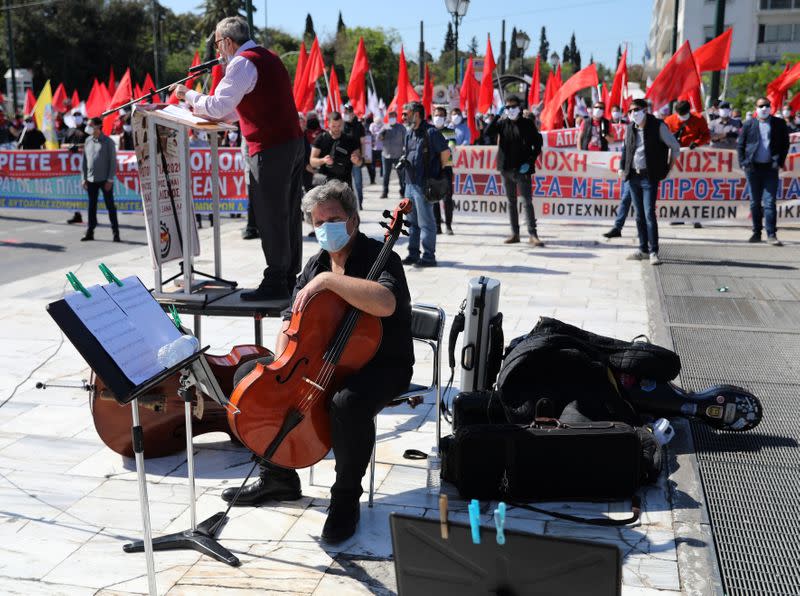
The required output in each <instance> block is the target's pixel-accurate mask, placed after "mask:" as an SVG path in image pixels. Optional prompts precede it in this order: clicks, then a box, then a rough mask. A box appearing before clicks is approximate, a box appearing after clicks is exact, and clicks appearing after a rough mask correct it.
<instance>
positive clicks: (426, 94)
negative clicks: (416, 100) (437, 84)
mask: <svg viewBox="0 0 800 596" xmlns="http://www.w3.org/2000/svg"><path fill="white" fill-rule="evenodd" d="M422 106H423V107H424V108H425V115H426V116H431V115H432V114H433V79H432V78H431V70H430V68H428V64H427V63H426V64H425V79H424V82H423V84H422Z"/></svg>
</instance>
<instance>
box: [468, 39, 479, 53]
mask: <svg viewBox="0 0 800 596" xmlns="http://www.w3.org/2000/svg"><path fill="white" fill-rule="evenodd" d="M467 51H468V52H469V53H470V55H472V56H477V55H478V38H477V37H475V36H474V35H473V36H472V39H471V40H470V41H469V47H468V48H467Z"/></svg>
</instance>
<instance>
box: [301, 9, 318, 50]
mask: <svg viewBox="0 0 800 596" xmlns="http://www.w3.org/2000/svg"><path fill="white" fill-rule="evenodd" d="M316 36H317V32H316V31H314V19H312V18H311V13H307V14H306V28H305V31H303V39H304V40H305V42H306V45H307V46H310V45H311V44H312V43H314V38H315V37H316Z"/></svg>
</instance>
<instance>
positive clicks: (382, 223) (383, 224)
mask: <svg viewBox="0 0 800 596" xmlns="http://www.w3.org/2000/svg"><path fill="white" fill-rule="evenodd" d="M380 224H381V227H382V228H385V229H387V230H388V229H389V224H388V223H386V222H385V221H382V222H380Z"/></svg>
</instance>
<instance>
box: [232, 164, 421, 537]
mask: <svg viewBox="0 0 800 596" xmlns="http://www.w3.org/2000/svg"><path fill="white" fill-rule="evenodd" d="M356 200H357V199H356V196H355V194H354V193H353V191H352V190H351V189H350V187H349V186H348V185H347V184H345V183H343V182H341V181H338V180H331V181H330V182H327V183H326V184H324V185H322V186H317V187H315V188H314V189H313V190H312V191H311V192H309V193H308V194H306V195H305V197H303V200H302V209H303V212H304V213H307V214H310V217H311V222H312V224H313V225H314V227H315V229H316V230H317V234H316V237H317V242H318V244H319V247H320V251H319V252H318V253H317V254H315V255H314V256H312V257H311V258H310V259H309V260H308V262H307V263H306V266H305V267H304V268H303V272H302V273H301V274H300V276H299V277H298V279H297V285H296V286H295V290H294V295H293V297H292V299H291V302H290V304H291V306H290V307H289V308H287V309H286V310H285V311H283V325H282V327H281V330H280V332H279V333H278V337H277V340H276V345H275V358H280V356H281V354H282V353H283V352H284V351H285V349H286V347H287V345H288V344H289V336H288V335H287V332H288V330H289V323H290V320H291V317H292V314H293V313H296V312H301V311H303V309H304V308H305V306H306V305H307V304H308V302H309V300H310V299H311V298H312V296H313V295H314V294H315V293H317V292H320V291H322V290H328V291H330V292H333V293H335V294H338V295H339V296H340V297H341V298H342V299H343V300H344V301H345V302H347V303H348V304H350V305H351V306H353V307H354V308H356V309H358V310H360V311H363V312H366V313H368V314H370V315H373V316H375V317H379V318H380V321H381V326H382V329H383V339H382V341H381V344H380V347H379V348H378V351H377V353H376V354H375V356H373V358H372V360H370V362H369V363H368V364H367V365H366V366H364V367H363V368H362V369H361V370H359V371H357V372H355V373H354V374H352V375H351V376H349V377H348V378H347V381H346V382H345V385H344V387H343V388H342V389H340V390H339V391H338V392H336V393H335V394H334V395H333V396H332V398H331V400H330V402H329V409H330V433H331V435H330V436H331V445H332V447H333V455H334V458H335V459H336V477H335V481H334V483H333V486H332V487H331V500H330V506H329V507H328V517H327V519H326V520H325V524H324V526H323V528H322V532H321V537H322V540H323V541H324V542H326V543H328V544H337V543H340V542H342V541H344V540H347V539H348V538H350V537H351V536H352V535H353V534H354V533H355V531H356V529H357V527H358V522H359V519H360V504H359V497H360V496H361V494H362V493H363V492H364V491H363V488H362V486H361V481H362V479H363V477H364V474H365V472H366V470H367V465H368V464H369V459H370V454H371V453H372V450H373V447H374V445H375V424H374V418H375V416H376V415H377V413H378V412H379V411H380V410H381V409H383V407H384V406H386V404H387V403H388V402H389V401H390V400H391V399H392V398H393V397H394V396H396V395H398V394H399V393H401V392H402V391H405V390H406V389H407V388H408V383H409V381H410V380H411V374H412V366H413V363H414V351H413V346H412V339H411V296H410V292H409V289H408V283H407V281H406V276H405V272H404V271H403V266H402V264H401V262H400V257H399V256H398V255H397V253H395V252H391V253H390V254H389V258H388V261H387V264H386V266H385V267H384V269H383V271H382V272H381V273H380V275H379V276H378V279H377V280H376V281H370V280H367V279H366V277H367V275H368V274H369V272H370V269H371V268H372V266H373V264H374V263H375V261H376V260H377V258H378V255H379V254H380V252H381V250H382V248H383V243H381V242H379V241H377V240H373V239H371V238H369V237H367V236H366V235H364V234H363V233H362V232H361V231H360V230H359V223H360V219H359V215H358V207H357V204H356ZM269 361H270V359H265V360H263V361H262V363H268V362H269ZM258 362H259V361H258V360H254V361H251V362H248V363H246V364H244V365H242V366H241V367H239V369H237V371H236V374H235V377H234V384H236V383H238V382H239V380H241V379H242V378H244V377H245V376H246V375H247V374H249V373H250V371H252V370H253V368H255V366H256V364H257V363H258ZM237 490H238V489H237V488H231V489H226V490H225V491H223V493H222V498H223V499H224V500H225V501H228V502H230V501H232V500H233V498H234V497H235V496H236V493H237ZM300 498H302V491H301V483H300V477H299V475H298V474H297V471H295V470H292V469H286V468H280V467H278V466H275V465H272V464H267V465H265V466H262V467H261V471H260V474H259V478H258V479H257V480H256V481H255V482H252V483H250V484H249V485H247V486H246V487H245V488H244V489H243V490H242V492H241V494H239V496H238V498H237V500H236V504H237V505H258V504H260V503H263V502H265V501H268V500H297V499H300Z"/></svg>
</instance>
